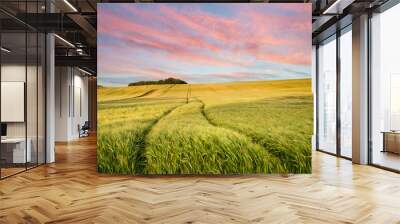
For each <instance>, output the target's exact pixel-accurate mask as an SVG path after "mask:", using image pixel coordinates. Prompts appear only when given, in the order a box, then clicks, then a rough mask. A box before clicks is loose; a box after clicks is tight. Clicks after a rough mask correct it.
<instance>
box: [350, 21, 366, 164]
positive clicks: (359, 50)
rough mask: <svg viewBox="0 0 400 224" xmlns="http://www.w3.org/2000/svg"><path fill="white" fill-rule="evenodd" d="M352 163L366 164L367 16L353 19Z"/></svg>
mask: <svg viewBox="0 0 400 224" xmlns="http://www.w3.org/2000/svg"><path fill="white" fill-rule="evenodd" d="M352 28H353V37H352V38H353V40H352V44H353V59H352V61H353V80H352V81H353V102H352V104H353V114H352V115H353V118H352V119H353V120H352V121H353V130H352V132H353V136H352V146H353V154H352V157H353V162H354V163H358V164H367V163H368V15H361V16H360V17H357V18H355V19H353V26H352Z"/></svg>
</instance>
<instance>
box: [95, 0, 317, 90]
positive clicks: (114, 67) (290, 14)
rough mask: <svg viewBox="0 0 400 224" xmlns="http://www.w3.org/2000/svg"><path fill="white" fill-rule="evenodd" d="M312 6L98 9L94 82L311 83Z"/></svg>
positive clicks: (116, 6)
mask: <svg viewBox="0 0 400 224" xmlns="http://www.w3.org/2000/svg"><path fill="white" fill-rule="evenodd" d="M310 72H311V4H288V3H285V4H272V3H270V4H268V3H265V4H263V3H256V4H232V3H231V4H216V3H209V4H149V3H142V4H129V3H127V4H122V3H121V4H98V74H99V75H98V83H99V85H107V86H111V85H113V86H121V85H125V86H126V85H127V84H128V83H130V82H135V81H142V80H159V79H164V78H167V77H175V78H180V79H183V80H185V81H187V82H189V83H209V82H233V81H254V80H274V79H293V78H309V77H310V75H311V74H310Z"/></svg>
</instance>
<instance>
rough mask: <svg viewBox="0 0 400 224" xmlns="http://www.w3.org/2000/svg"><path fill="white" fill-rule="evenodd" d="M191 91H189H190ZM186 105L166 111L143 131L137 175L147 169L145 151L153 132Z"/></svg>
mask: <svg viewBox="0 0 400 224" xmlns="http://www.w3.org/2000/svg"><path fill="white" fill-rule="evenodd" d="M188 91H189V89H188ZM184 105H185V104H181V105H178V106H176V107H173V108H171V109H169V110H167V111H165V112H164V113H163V114H162V115H161V116H160V117H159V118H157V119H156V120H154V121H153V122H151V124H150V125H149V126H148V127H147V128H146V129H145V130H144V131H143V135H142V136H143V137H142V139H141V144H140V146H139V149H138V158H140V162H137V163H136V164H135V170H136V172H137V173H143V171H144V169H145V167H146V156H145V150H146V145H147V144H148V143H147V136H148V135H149V133H150V132H151V130H152V129H153V128H154V127H155V126H156V125H157V124H158V123H159V122H160V121H161V120H162V119H163V118H165V117H167V116H168V115H169V114H170V113H172V112H173V111H175V110H176V109H178V108H179V107H181V106H184Z"/></svg>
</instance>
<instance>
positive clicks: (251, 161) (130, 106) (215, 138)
mask: <svg viewBox="0 0 400 224" xmlns="http://www.w3.org/2000/svg"><path fill="white" fill-rule="evenodd" d="M312 129H313V98H312V94H311V80H310V79H299V80H282V81H255V82H232V83H220V84H176V85H170V84H164V85H143V86H130V87H118V88H117V87H101V88H98V133H97V135H98V140H97V144H98V147H97V150H98V151H97V160H98V170H99V172H105V173H119V174H251V173H310V172H311V135H312V131H313V130H312Z"/></svg>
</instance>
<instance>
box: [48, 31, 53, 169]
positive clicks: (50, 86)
mask: <svg viewBox="0 0 400 224" xmlns="http://www.w3.org/2000/svg"><path fill="white" fill-rule="evenodd" d="M46 45H47V46H46V47H47V52H46V61H47V68H46V69H47V71H46V87H47V89H46V115H47V117H46V145H47V148H46V163H52V162H54V161H55V150H54V133H55V117H54V115H55V73H54V67H55V60H54V59H55V56H54V47H55V44H54V35H53V34H47V36H46Z"/></svg>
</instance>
